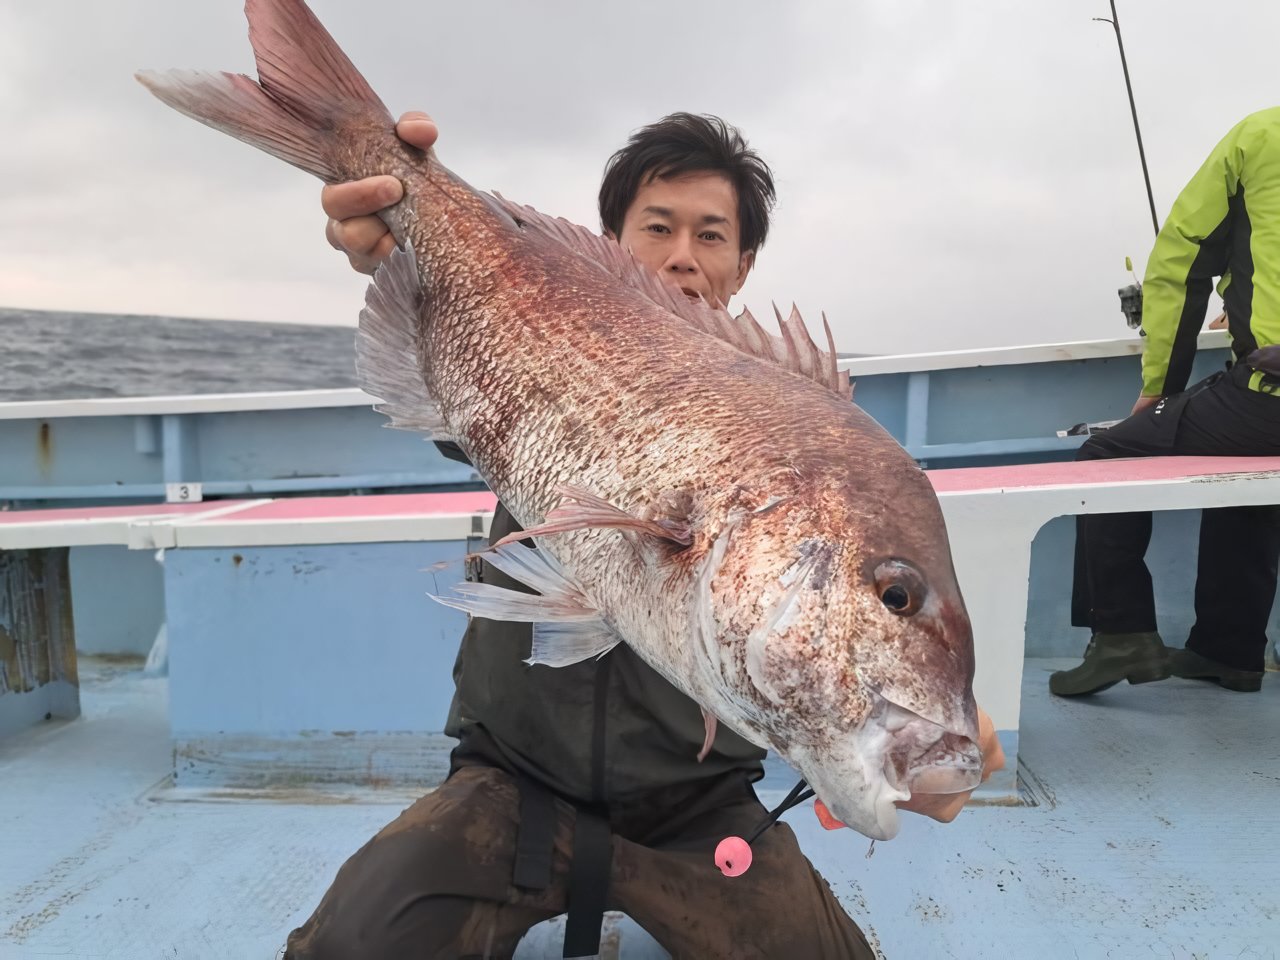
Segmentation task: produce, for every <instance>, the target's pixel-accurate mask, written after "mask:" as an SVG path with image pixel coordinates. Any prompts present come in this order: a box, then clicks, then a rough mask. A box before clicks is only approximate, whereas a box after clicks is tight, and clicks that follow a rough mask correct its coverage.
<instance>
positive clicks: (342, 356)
mask: <svg viewBox="0 0 1280 960" xmlns="http://www.w3.org/2000/svg"><path fill="white" fill-rule="evenodd" d="M354 386H356V374H355V328H354V327H338V326H323V325H318V324H315V325H313V324H294V323H268V322H258V321H247V320H215V319H210V320H197V319H189V318H181V317H163V316H142V315H136V314H112V313H82V312H74V311H60V310H33V309H24V308H20V307H0V401H16V400H80V399H90V398H98V397H148V396H168V395H174V394H201V393H251V392H257V391H263V390H315V389H328V388H346V387H354Z"/></svg>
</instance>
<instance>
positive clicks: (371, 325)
mask: <svg viewBox="0 0 1280 960" xmlns="http://www.w3.org/2000/svg"><path fill="white" fill-rule="evenodd" d="M421 306H422V286H421V283H420V282H419V277H418V261H417V257H416V256H415V255H414V252H413V245H412V243H409V244H407V245H406V247H405V249H404V250H400V249H396V250H393V251H392V253H391V256H390V257H388V258H387V259H386V260H384V261H383V262H382V264H381V265H380V266H379V267H378V271H377V273H375V274H374V277H373V283H371V284H370V285H369V289H368V290H367V291H366V292H365V306H364V309H363V310H361V311H360V327H359V330H358V331H357V333H356V376H357V379H358V380H359V383H360V388H361V389H362V390H364V392H365V393H367V394H369V395H370V396H373V397H376V398H378V399H379V400H381V401H382V402H381V403H379V404H376V405H375V409H376V410H378V411H380V412H382V413H384V414H386V415H387V416H388V417H390V418H391V423H390V424H389V426H392V427H398V428H400V429H402V430H420V431H421V432H423V433H425V434H427V435H428V436H429V437H430V438H431V439H433V440H449V439H451V434H450V432H449V430H448V428H447V427H446V426H445V423H444V418H443V417H442V416H441V414H440V409H439V407H437V406H436V404H435V401H433V400H432V399H431V397H430V395H429V394H428V393H427V384H426V379H425V377H424V376H423V371H422V367H421V364H420V363H419V360H418V336H419V334H418V314H419V311H420V310H421Z"/></svg>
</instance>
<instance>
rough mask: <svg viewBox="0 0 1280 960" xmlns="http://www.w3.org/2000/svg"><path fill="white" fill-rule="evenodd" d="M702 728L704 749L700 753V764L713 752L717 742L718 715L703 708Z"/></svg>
mask: <svg viewBox="0 0 1280 960" xmlns="http://www.w3.org/2000/svg"><path fill="white" fill-rule="evenodd" d="M701 710H702V728H703V731H704V735H703V738H702V749H701V750H699V751H698V762H699V763H701V762H702V761H703V760H705V759H707V754H709V753H710V752H711V745H712V744H714V743H715V742H716V728H717V723H716V715H715V714H714V713H711V712H710V711H708V710H707V708H706V707H702V708H701Z"/></svg>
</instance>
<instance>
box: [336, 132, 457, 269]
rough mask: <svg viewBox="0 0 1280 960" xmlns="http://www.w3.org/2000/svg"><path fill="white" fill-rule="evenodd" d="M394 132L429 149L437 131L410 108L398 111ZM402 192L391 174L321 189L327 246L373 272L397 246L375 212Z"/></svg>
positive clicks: (394, 200) (437, 134) (395, 201)
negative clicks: (401, 113)
mask: <svg viewBox="0 0 1280 960" xmlns="http://www.w3.org/2000/svg"><path fill="white" fill-rule="evenodd" d="M396 135H397V136H398V137H399V138H400V139H401V140H403V141H404V142H405V143H408V144H410V145H412V146H415V147H417V148H418V149H419V150H429V149H430V148H431V145H432V144H434V143H435V142H436V138H437V137H438V136H439V135H440V131H439V130H438V129H437V128H436V124H435V121H434V120H432V119H431V118H430V117H428V116H427V115H426V114H425V113H422V112H420V111H411V112H409V113H405V114H403V115H401V117H400V120H399V122H398V123H397V124H396ZM403 196H404V186H403V185H402V184H401V183H400V181H399V180H397V179H396V178H395V177H390V176H379V177H366V178H365V179H363V180H351V181H349V182H347V183H334V184H330V185H328V186H326V187H325V188H324V189H323V190H322V191H321V192H320V204H321V206H322V207H324V212H325V213H326V214H327V215H328V217H329V222H328V223H327V224H326V225H325V230H324V235H325V239H326V240H328V241H329V246H331V247H333V248H334V249H335V250H338V251H341V252H342V253H345V254H346V255H347V259H348V260H349V261H350V262H351V266H352V267H353V268H354V269H356V270H358V271H360V272H361V273H373V272H374V271H375V270H376V269H377V268H378V264H379V263H381V262H382V261H383V260H385V259H386V258H387V257H389V256H391V251H392V250H394V249H395V248H396V241H395V238H394V237H393V236H392V235H391V231H390V230H389V229H388V228H387V225H386V224H385V223H383V222H382V220H381V219H380V218H379V217H378V216H377V213H378V211H379V210H382V209H385V208H386V207H390V206H392V205H394V204H396V203H399V202H400V198H401V197H403Z"/></svg>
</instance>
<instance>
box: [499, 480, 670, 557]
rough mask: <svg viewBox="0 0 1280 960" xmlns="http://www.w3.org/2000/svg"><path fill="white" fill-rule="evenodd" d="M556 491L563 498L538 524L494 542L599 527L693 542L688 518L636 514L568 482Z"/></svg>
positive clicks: (500, 543)
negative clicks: (645, 517)
mask: <svg viewBox="0 0 1280 960" xmlns="http://www.w3.org/2000/svg"><path fill="white" fill-rule="evenodd" d="M556 492H557V493H559V494H560V495H561V497H562V498H563V499H561V501H560V502H559V503H558V504H557V505H556V506H555V507H553V508H552V509H551V510H550V512H548V513H547V515H546V518H545V519H544V521H543V522H542V523H541V524H539V525H538V526H535V527H529V528H527V529H525V530H519V531H516V532H515V533H512V534H509V535H507V536H506V537H503V538H502V539H501V540H499V541H498V542H497V544H495V546H505V545H507V544H509V543H514V542H516V541H519V540H524V539H526V538H528V537H546V536H551V535H553V534H557V533H569V532H571V531H574V530H590V529H601V528H612V529H616V530H629V531H631V532H632V533H643V534H648V535H649V536H652V537H657V538H658V539H660V540H669V541H670V542H672V543H675V544H679V545H680V546H683V547H687V546H688V545H689V544H690V543H692V542H693V532H692V530H691V529H690V526H689V522H688V520H685V519H681V518H678V517H658V518H655V519H644V518H642V517H637V516H635V515H633V514H630V513H628V512H627V511H625V510H623V509H621V508H620V507H615V506H614V505H613V504H612V503H610V502H609V501H608V500H605V499H604V498H603V497H598V496H596V495H595V494H594V493H591V492H590V491H588V490H583V489H581V488H580V487H574V486H571V485H569V484H561V485H560V486H559V487H557V488H556Z"/></svg>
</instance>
